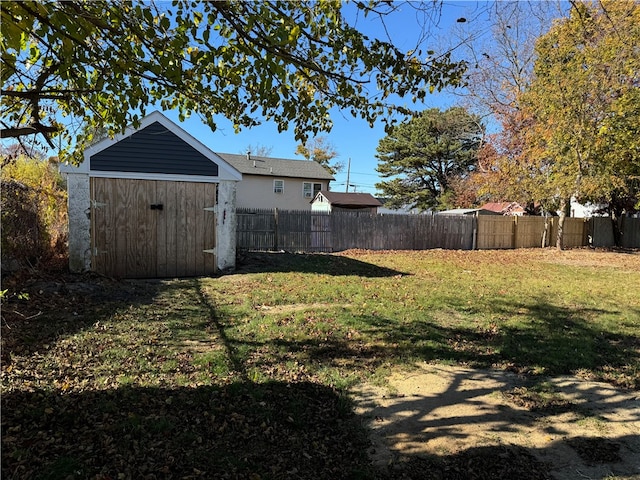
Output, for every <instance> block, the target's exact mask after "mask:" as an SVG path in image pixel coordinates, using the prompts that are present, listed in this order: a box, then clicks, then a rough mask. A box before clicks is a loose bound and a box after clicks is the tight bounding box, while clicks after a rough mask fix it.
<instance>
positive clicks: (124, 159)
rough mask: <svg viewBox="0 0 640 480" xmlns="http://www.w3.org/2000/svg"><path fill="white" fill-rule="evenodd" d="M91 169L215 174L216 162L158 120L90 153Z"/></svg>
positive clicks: (216, 169)
mask: <svg viewBox="0 0 640 480" xmlns="http://www.w3.org/2000/svg"><path fill="white" fill-rule="evenodd" d="M91 170H93V171H107V172H136V173H164V174H171V175H203V176H213V177H216V176H218V165H217V164H216V163H214V162H212V161H211V160H210V159H209V158H207V157H206V156H205V155H203V154H202V153H200V152H198V151H197V150H196V149H195V148H193V147H192V146H190V145H188V144H187V143H185V142H184V141H183V140H182V139H180V138H179V137H178V136H177V135H176V134H174V133H173V132H171V131H169V130H168V129H167V128H166V127H164V126H163V125H161V124H160V123H159V122H155V123H152V124H151V125H149V126H148V127H146V128H143V129H142V130H139V131H137V132H135V133H133V134H132V135H130V136H129V137H126V138H124V139H122V140H121V141H119V142H118V143H116V144H114V145H112V146H110V147H107V148H106V149H104V150H102V151H100V152H98V153H96V154H94V155H92V156H91Z"/></svg>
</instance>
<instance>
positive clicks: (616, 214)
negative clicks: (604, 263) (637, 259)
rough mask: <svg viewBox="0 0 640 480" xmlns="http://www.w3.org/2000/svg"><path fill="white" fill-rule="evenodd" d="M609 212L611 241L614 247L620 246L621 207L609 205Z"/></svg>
mask: <svg viewBox="0 0 640 480" xmlns="http://www.w3.org/2000/svg"><path fill="white" fill-rule="evenodd" d="M609 212H610V215H611V229H612V231H613V243H614V244H615V246H616V247H621V246H622V230H621V227H622V222H621V220H622V219H621V218H620V217H621V216H622V209H621V208H616V207H611V208H610V210H609Z"/></svg>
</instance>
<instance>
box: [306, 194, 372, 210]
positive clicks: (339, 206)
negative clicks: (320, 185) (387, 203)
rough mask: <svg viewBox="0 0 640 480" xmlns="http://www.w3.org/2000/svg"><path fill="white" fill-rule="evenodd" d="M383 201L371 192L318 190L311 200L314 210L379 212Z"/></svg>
mask: <svg viewBox="0 0 640 480" xmlns="http://www.w3.org/2000/svg"><path fill="white" fill-rule="evenodd" d="M381 206H382V203H380V201H379V200H378V199H376V198H375V197H374V196H373V195H371V194H370V193H338V192H326V191H322V192H318V193H317V194H316V196H315V197H314V199H313V201H312V202H311V210H312V211H314V212H340V211H342V212H344V211H347V212H354V211H357V212H368V213H373V214H375V213H377V212H378V207H381Z"/></svg>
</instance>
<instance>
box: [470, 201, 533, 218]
mask: <svg viewBox="0 0 640 480" xmlns="http://www.w3.org/2000/svg"><path fill="white" fill-rule="evenodd" d="M480 208H481V209H482V210H489V211H491V212H495V213H497V214H498V215H511V216H514V215H517V216H522V215H525V214H526V212H525V210H524V208H523V207H522V205H520V204H519V203H517V202H491V203H485V204H484V205H482V206H481V207H480Z"/></svg>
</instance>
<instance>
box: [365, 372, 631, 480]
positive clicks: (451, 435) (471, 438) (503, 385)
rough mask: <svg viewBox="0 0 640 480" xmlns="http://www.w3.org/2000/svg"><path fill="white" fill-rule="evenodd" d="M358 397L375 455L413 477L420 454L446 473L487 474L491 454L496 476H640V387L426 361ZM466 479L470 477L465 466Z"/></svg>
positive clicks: (452, 475)
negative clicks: (636, 389) (625, 387)
mask: <svg viewBox="0 0 640 480" xmlns="http://www.w3.org/2000/svg"><path fill="white" fill-rule="evenodd" d="M354 396H355V399H356V404H357V412H358V413H359V414H360V415H362V416H363V418H364V419H365V421H366V423H367V424H368V425H369V427H370V429H371V437H372V438H371V440H372V447H371V450H370V452H369V453H370V456H371V459H372V461H373V463H374V464H376V465H377V466H379V467H385V466H387V467H389V468H391V469H393V468H396V467H398V466H402V465H404V467H402V468H401V471H403V472H404V475H405V478H418V477H419V475H418V476H417V477H413V476H412V475H411V473H410V472H411V471H414V470H415V468H416V465H420V464H421V463H422V464H424V463H425V462H426V463H427V464H429V465H430V464H431V463H433V462H436V463H438V464H439V466H440V468H441V469H442V468H444V469H445V471H446V470H447V469H449V473H450V474H449V475H448V478H458V477H457V476H456V472H459V471H460V470H461V469H462V470H464V469H465V468H467V469H469V468H471V467H472V466H473V465H474V462H476V463H482V464H483V465H480V466H478V468H477V470H478V471H480V467H482V468H484V473H486V472H487V471H490V469H491V465H489V467H490V468H489V469H487V463H489V464H490V463H491V462H493V463H495V465H494V466H493V467H495V468H497V469H498V470H496V471H495V474H496V475H498V477H496V478H514V475H516V476H517V477H518V478H519V479H521V480H522V479H523V478H552V479H556V480H569V479H576V478H588V479H596V478H597V479H602V478H612V477H613V478H617V479H640V393H639V392H629V391H621V390H618V389H615V388H614V387H612V386H611V385H608V384H605V383H597V382H588V381H584V380H581V379H578V378H576V377H571V376H562V377H555V378H548V379H544V380H541V379H537V380H532V379H531V378H530V377H529V378H527V377H523V376H519V375H517V374H514V373H510V372H504V371H493V370H474V369H468V368H463V367H457V366H456V367H453V366H441V365H424V366H423V367H421V368H420V369H418V370H417V371H414V372H411V373H398V374H394V375H392V377H391V378H390V379H389V384H388V386H385V387H379V386H374V385H361V386H359V387H358V389H357V390H356V391H355V392H354ZM510 465H511V467H510ZM518 465H519V466H518ZM407 466H408V467H407ZM427 467H428V465H423V468H427ZM407 468H409V473H408V474H407ZM495 468H494V469H495ZM510 468H511V470H510ZM422 470H423V471H424V469H422ZM429 470H431V469H429ZM473 470H474V471H475V470H476V468H474V469H473ZM460 474H461V475H462V476H461V477H460V478H465V477H464V474H465V472H461V473H460ZM445 477H446V476H445ZM445 477H443V478H445ZM423 478H424V477H423ZM434 478H437V477H434ZM466 478H476V477H474V476H473V472H472V471H471V470H467V472H466ZM477 478H484V477H477ZM487 478H489V477H487Z"/></svg>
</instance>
